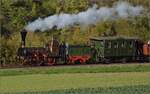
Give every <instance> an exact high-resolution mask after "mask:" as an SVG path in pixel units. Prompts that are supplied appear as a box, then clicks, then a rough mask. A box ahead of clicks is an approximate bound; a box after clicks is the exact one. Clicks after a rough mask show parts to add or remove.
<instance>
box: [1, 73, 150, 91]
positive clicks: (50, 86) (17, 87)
mask: <svg viewBox="0 0 150 94" xmlns="http://www.w3.org/2000/svg"><path fill="white" fill-rule="evenodd" d="M149 78H150V72H124V73H73V74H71V73H70V74H50V75H49V74H38V75H37V74H36V75H18V76H3V77H1V80H0V81H1V82H0V91H1V93H2V92H3V93H4V92H10V93H13V92H14V93H15V92H33V91H35V92H36V91H51V90H52V91H53V90H64V89H71V88H72V89H78V88H80V89H82V88H98V87H102V88H108V87H122V86H135V85H149V84H150V79H149Z"/></svg>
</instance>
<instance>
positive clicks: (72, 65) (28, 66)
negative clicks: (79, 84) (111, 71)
mask: <svg viewBox="0 0 150 94" xmlns="http://www.w3.org/2000/svg"><path fill="white" fill-rule="evenodd" d="M133 64H150V62H140V63H139V62H126V63H122V62H113V63H109V64H104V63H93V64H70V65H66V64H60V65H51V66H31V65H26V66H23V65H5V66H0V69H9V68H10V69H11V68H44V67H45V68H47V67H49V68H51V67H79V66H110V65H133Z"/></svg>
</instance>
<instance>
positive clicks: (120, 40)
mask: <svg viewBox="0 0 150 94" xmlns="http://www.w3.org/2000/svg"><path fill="white" fill-rule="evenodd" d="M90 41H91V45H92V46H93V47H94V49H95V55H94V56H95V61H97V62H105V63H108V62H111V61H115V60H122V61H124V62H125V61H127V60H132V59H134V58H136V57H137V53H138V52H137V44H136V42H137V41H138V38H135V37H119V36H117V37H93V38H91V39H90Z"/></svg>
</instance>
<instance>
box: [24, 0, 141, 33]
mask: <svg viewBox="0 0 150 94" xmlns="http://www.w3.org/2000/svg"><path fill="white" fill-rule="evenodd" d="M142 11H143V7H142V6H132V5H131V4H129V3H127V2H118V3H117V4H114V5H113V6H112V7H111V8H109V7H100V8H98V7H97V5H94V6H93V7H91V8H88V9H87V10H86V11H83V12H79V13H78V14H67V13H61V14H55V15H52V16H49V17H46V18H44V19H42V18H38V19H37V20H35V21H33V22H31V23H29V24H28V25H27V26H25V29H26V30H27V31H36V30H40V31H45V30H49V29H52V28H54V27H56V28H57V29H62V28H64V27H70V26H73V25H75V24H78V25H80V26H88V25H91V24H96V23H97V22H101V21H106V20H116V19H119V18H128V17H135V16H139V15H140V14H141V12H142Z"/></svg>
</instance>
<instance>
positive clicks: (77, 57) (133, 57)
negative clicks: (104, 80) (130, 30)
mask: <svg viewBox="0 0 150 94" xmlns="http://www.w3.org/2000/svg"><path fill="white" fill-rule="evenodd" d="M20 34H21V46H20V47H19V48H18V50H17V56H16V59H17V61H19V62H21V64H22V65H34V66H52V65H70V64H100V63H104V64H109V63H114V62H121V63H124V62H150V41H149V42H146V43H145V42H143V41H141V40H140V39H139V38H137V37H125V36H106V37H91V38H89V41H90V42H89V43H88V44H86V45H85V44H84V45H81V44H80V45H79V44H78V45H70V44H68V43H66V42H62V43H60V42H59V41H58V40H57V39H56V38H52V39H51V40H50V41H49V42H48V43H46V44H45V46H44V47H26V35H27V31H26V30H23V31H21V32H20Z"/></svg>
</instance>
